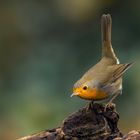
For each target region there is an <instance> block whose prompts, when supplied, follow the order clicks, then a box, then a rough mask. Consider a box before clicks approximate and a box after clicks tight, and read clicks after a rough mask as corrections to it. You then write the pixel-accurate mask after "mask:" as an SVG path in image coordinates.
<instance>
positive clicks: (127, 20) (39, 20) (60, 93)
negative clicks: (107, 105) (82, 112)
mask: <svg viewBox="0 0 140 140" xmlns="http://www.w3.org/2000/svg"><path fill="white" fill-rule="evenodd" d="M103 13H110V14H111V15H112V18H113V33H112V36H113V47H114V48H115V51H116V53H117V55H118V56H119V58H120V60H121V62H122V63H125V62H132V61H133V62H135V65H134V66H133V67H132V68H131V69H130V70H129V71H128V72H127V73H126V74H125V76H124V81H123V82H124V84H123V86H124V87H123V94H122V96H119V98H117V100H116V103H117V110H118V112H119V113H120V122H119V125H120V128H121V130H122V131H123V132H128V131H130V130H132V129H137V130H140V84H139V83H140V76H139V72H140V35H139V33H140V1H136V0H134V1H131V0H124V1H121V0H108V1H104V0H100V1H99V0H40V1H38V0H9V1H8V0H7V1H1V2H0V139H1V140H12V139H13V140H14V139H16V138H19V137H22V136H25V135H29V134H32V133H35V132H39V131H41V130H45V129H48V128H53V127H57V126H59V125H60V124H61V123H62V120H63V119H64V118H65V117H66V116H67V115H68V114H70V113H72V112H73V111H75V110H77V109H79V108H80V107H82V106H84V105H85V104H86V103H87V101H84V100H81V99H80V98H78V97H74V98H70V94H71V93H72V87H73V84H74V83H75V82H76V81H77V80H78V79H79V78H80V76H82V74H83V73H84V72H85V71H86V70H87V69H88V68H90V67H91V66H92V65H94V64H95V63H96V62H97V61H98V60H99V59H100V56H101V34H100V17H101V15H102V14H103Z"/></svg>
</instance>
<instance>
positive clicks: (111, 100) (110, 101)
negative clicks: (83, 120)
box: [108, 91, 121, 103]
mask: <svg viewBox="0 0 140 140" xmlns="http://www.w3.org/2000/svg"><path fill="white" fill-rule="evenodd" d="M120 93H121V91H118V92H116V93H115V94H114V95H113V96H112V98H111V99H110V100H109V102H108V103H112V102H113V101H114V100H115V98H116V97H117V96H118V95H119V94H120Z"/></svg>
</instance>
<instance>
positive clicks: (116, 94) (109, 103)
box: [104, 90, 121, 111]
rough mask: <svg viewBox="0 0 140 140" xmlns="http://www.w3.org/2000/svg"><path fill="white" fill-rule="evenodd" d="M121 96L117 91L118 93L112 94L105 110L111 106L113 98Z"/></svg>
mask: <svg viewBox="0 0 140 140" xmlns="http://www.w3.org/2000/svg"><path fill="white" fill-rule="evenodd" d="M119 94H121V90H119V91H118V92H116V93H114V95H113V96H112V97H111V99H110V100H109V102H108V103H107V104H106V105H105V110H104V111H106V109H107V107H109V106H111V104H112V102H113V101H114V100H115V98H116V97H117V96H118V95H119Z"/></svg>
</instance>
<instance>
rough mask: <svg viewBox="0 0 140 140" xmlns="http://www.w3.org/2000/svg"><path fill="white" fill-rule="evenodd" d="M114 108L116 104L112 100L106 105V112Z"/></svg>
mask: <svg viewBox="0 0 140 140" xmlns="http://www.w3.org/2000/svg"><path fill="white" fill-rule="evenodd" d="M114 108H115V104H114V103H112V102H108V103H107V104H106V105H105V107H104V112H106V111H108V110H113V109H114Z"/></svg>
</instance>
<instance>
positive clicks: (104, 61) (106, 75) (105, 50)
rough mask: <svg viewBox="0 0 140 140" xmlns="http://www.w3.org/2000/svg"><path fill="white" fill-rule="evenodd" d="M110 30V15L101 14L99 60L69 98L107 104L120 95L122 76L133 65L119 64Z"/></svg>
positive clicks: (75, 86)
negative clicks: (105, 101) (104, 101)
mask: <svg viewBox="0 0 140 140" xmlns="http://www.w3.org/2000/svg"><path fill="white" fill-rule="evenodd" d="M111 30H112V18H111V15H110V14H103V15H102V16H101V36H102V55H101V59H100V61H99V62H98V63H97V64H95V65H94V66H93V67H91V68H90V69H89V70H88V71H87V72H86V73H85V74H84V75H83V76H82V77H81V78H80V79H79V80H78V81H77V82H76V83H75V84H74V86H73V93H72V94H71V97H72V96H78V97H80V98H82V99H85V100H91V101H93V102H94V101H103V100H106V99H108V104H109V103H112V102H113V101H114V99H115V98H116V97H117V96H118V95H120V94H122V78H123V74H124V73H125V72H126V71H127V70H128V69H129V68H130V67H131V66H132V65H133V63H125V64H120V62H119V59H118V58H117V56H116V54H115V52H114V50H113V47H112V43H111Z"/></svg>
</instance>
